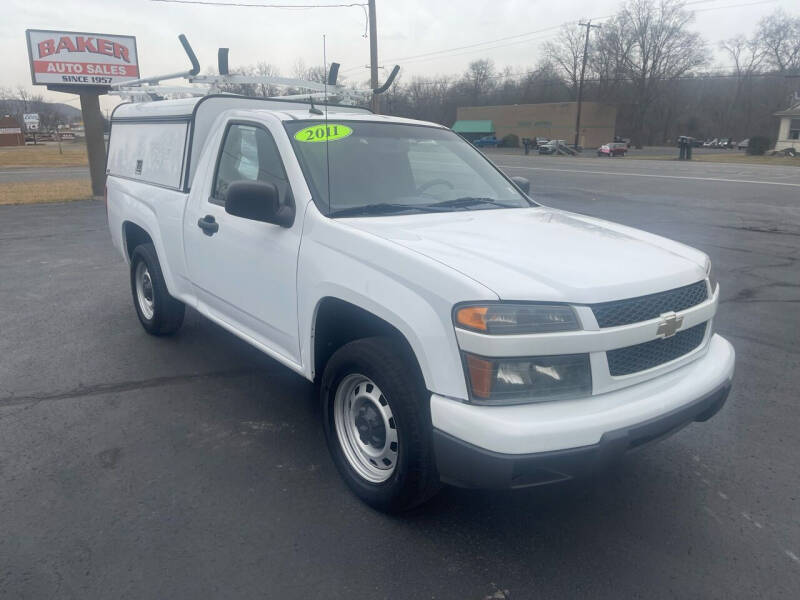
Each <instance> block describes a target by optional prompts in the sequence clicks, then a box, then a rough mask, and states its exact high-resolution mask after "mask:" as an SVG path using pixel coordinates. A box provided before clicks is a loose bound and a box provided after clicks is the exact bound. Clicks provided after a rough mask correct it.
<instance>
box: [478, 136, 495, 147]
mask: <svg viewBox="0 0 800 600" xmlns="http://www.w3.org/2000/svg"><path fill="white" fill-rule="evenodd" d="M472 145H473V146H475V147H477V148H486V147H488V148H497V145H498V140H497V138H496V137H494V136H493V135H487V136H484V137H482V138H478V139H477V140H473V142H472Z"/></svg>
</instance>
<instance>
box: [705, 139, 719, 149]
mask: <svg viewBox="0 0 800 600" xmlns="http://www.w3.org/2000/svg"><path fill="white" fill-rule="evenodd" d="M717 142H718V140H717V138H713V139H710V140H706V141H705V142H703V148H716V146H717Z"/></svg>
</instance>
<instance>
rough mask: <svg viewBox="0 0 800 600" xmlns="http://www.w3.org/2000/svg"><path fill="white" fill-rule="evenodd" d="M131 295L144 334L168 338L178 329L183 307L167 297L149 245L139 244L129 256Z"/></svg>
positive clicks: (181, 322) (152, 250) (164, 285)
mask: <svg viewBox="0 0 800 600" xmlns="http://www.w3.org/2000/svg"><path fill="white" fill-rule="evenodd" d="M131 293H132V295H133V305H134V306H135V307H136V314H137V316H138V317H139V322H140V323H141V324H142V327H144V329H145V331H147V333H150V334H152V335H169V334H171V333H175V332H176V331H178V329H180V327H181V325H182V324H183V315H184V311H185V307H184V304H183V302H181V301H180V300H176V299H175V298H173V297H172V296H170V295H169V292H168V291H167V284H166V283H165V282H164V275H163V274H162V272H161V265H160V264H159V262H158V255H157V254H156V249H155V247H154V246H153V244H149V243H148V244H141V245H139V246H137V247H136V248H135V249H134V251H133V254H132V255H131Z"/></svg>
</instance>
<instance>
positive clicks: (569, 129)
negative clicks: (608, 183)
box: [453, 102, 617, 148]
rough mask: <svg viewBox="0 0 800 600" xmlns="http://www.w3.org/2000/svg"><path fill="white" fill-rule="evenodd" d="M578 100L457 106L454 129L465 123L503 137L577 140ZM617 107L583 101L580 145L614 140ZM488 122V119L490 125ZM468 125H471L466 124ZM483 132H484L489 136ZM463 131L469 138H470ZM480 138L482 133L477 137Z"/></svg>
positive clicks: (593, 144)
mask: <svg viewBox="0 0 800 600" xmlns="http://www.w3.org/2000/svg"><path fill="white" fill-rule="evenodd" d="M577 110H578V105H577V103H575V102H550V103H545V104H506V105H501V106H462V107H459V108H458V112H457V119H458V120H457V121H456V123H455V124H454V125H453V128H454V129H455V131H459V132H461V131H460V130H463V129H464V122H466V123H469V122H472V123H477V124H480V126H481V129H482V130H483V131H486V130H489V132H492V133H494V134H495V136H497V139H502V138H503V137H505V136H506V135H508V134H509V133H513V134H514V135H516V136H518V137H519V138H520V139H522V138H534V137H546V138H548V139H551V140H566V141H567V143H570V144H571V143H573V142H574V141H575V116H576V113H577ZM616 121H617V109H616V107H614V106H612V105H610V104H602V103H599V102H584V103H583V104H582V108H581V131H580V137H579V142H578V143H579V144H580V145H581V146H583V147H584V148H596V147H598V146H602V145H603V144H605V143H608V142H611V141H613V140H614V129H615V126H616ZM487 122H489V123H488V124H487ZM467 128H468V126H467ZM489 132H487V133H481V135H488V134H489ZM467 133H472V132H466V131H465V132H463V133H462V135H464V136H465V137H467V138H468V139H469V138H470V137H471V136H470V135H467ZM477 137H480V136H477Z"/></svg>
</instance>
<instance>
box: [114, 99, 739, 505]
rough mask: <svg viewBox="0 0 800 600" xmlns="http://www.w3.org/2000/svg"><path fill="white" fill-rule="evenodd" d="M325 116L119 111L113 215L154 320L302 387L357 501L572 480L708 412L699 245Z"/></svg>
mask: <svg viewBox="0 0 800 600" xmlns="http://www.w3.org/2000/svg"><path fill="white" fill-rule="evenodd" d="M330 108H331V110H330V112H328V114H327V115H326V116H323V115H320V114H319V112H320V111H318V110H314V109H313V108H312V109H311V110H309V105H304V104H302V103H300V102H294V101H291V100H283V101H280V100H270V99H263V98H262V99H258V98H243V97H237V96H206V97H204V98H199V99H198V98H191V99H182V100H164V101H155V102H149V103H139V104H136V103H133V104H131V103H128V104H120V105H119V106H117V108H116V109H115V110H114V113H113V114H112V118H111V138H110V141H109V149H108V176H107V180H106V199H107V200H106V207H107V214H108V224H109V229H110V232H111V239H112V241H113V244H114V246H115V247H116V249H117V250H118V252H119V254H120V256H121V258H122V259H123V260H124V261H125V262H126V263H127V265H128V269H129V275H130V287H131V294H132V299H133V304H134V307H135V311H136V314H137V316H138V319H139V321H140V323H141V325H142V327H143V328H144V330H145V331H146V332H148V333H150V334H152V335H155V336H164V335H169V334H172V333H175V332H176V331H177V330H178V329H179V328H180V327H181V324H182V322H183V318H184V310H185V306H187V305H188V306H190V307H192V308H194V309H195V310H196V311H198V312H199V313H200V314H201V315H204V316H206V317H207V318H209V319H210V320H212V321H213V322H215V323H217V324H218V325H220V326H221V327H223V328H225V329H227V330H228V331H230V332H231V333H232V334H234V335H236V336H238V337H240V338H241V339H242V340H243V341H244V342H245V343H248V344H251V345H252V346H254V347H255V348H257V349H259V350H260V351H262V352H264V353H266V354H267V355H269V356H271V357H272V358H274V359H275V360H276V361H277V362H279V363H281V364H282V365H285V366H286V367H287V368H289V369H291V370H292V371H295V372H296V373H298V374H299V375H300V376H302V377H304V378H306V379H308V380H309V381H314V382H316V383H317V384H318V387H317V389H318V390H319V397H320V403H321V411H320V412H321V416H322V420H323V427H324V432H325V438H326V440H327V445H328V448H329V450H330V453H331V456H332V459H333V463H334V464H335V466H336V468H337V469H338V471H339V473H340V474H341V475H342V477H343V478H344V480H345V481H346V482H347V484H348V485H349V486H350V488H351V489H352V490H353V491H354V492H355V494H357V495H358V496H359V497H360V498H361V499H363V500H364V501H365V502H367V503H369V504H370V505H372V506H374V507H377V508H379V509H382V510H387V511H399V510H405V509H409V508H411V507H413V506H416V505H418V504H420V503H422V502H424V501H425V500H426V499H428V498H429V497H430V496H431V495H432V494H434V493H435V492H436V490H437V489H438V488H439V486H440V485H441V484H442V483H447V484H453V485H459V486H465V487H488V488H493V489H498V488H518V487H525V486H532V485H542V484H545V483H550V482H556V481H563V480H564V479H568V478H570V477H577V476H580V475H581V474H582V473H586V472H590V471H592V470H594V469H595V468H596V467H597V465H598V464H600V463H601V462H606V461H607V460H609V459H611V458H613V457H615V456H619V455H621V454H623V453H624V452H626V451H627V450H628V449H632V448H637V447H639V446H641V445H642V444H645V443H647V442H650V441H653V440H656V439H660V438H662V437H665V436H666V435H668V434H671V433H674V432H676V431H678V430H680V429H681V427H682V426H683V425H686V424H688V423H691V422H693V421H706V420H707V419H709V418H710V417H711V416H713V415H714V414H715V413H716V412H717V411H718V410H719V409H720V408H721V407H722V405H723V404H724V402H725V400H726V398H727V396H728V391H729V389H730V386H731V378H732V376H733V371H734V350H733V348H732V346H731V345H730V343H728V342H727V341H726V340H725V339H724V338H722V337H721V336H719V335H717V334H715V332H714V323H715V319H714V316H715V313H716V310H717V306H718V303H719V287H718V286H717V284H716V281H715V279H714V275H713V273H712V270H711V263H710V261H709V258H708V256H706V255H705V254H704V253H703V252H701V251H699V250H696V249H693V248H690V247H688V246H685V245H683V244H681V243H678V242H674V241H671V240H668V239H665V238H662V237H659V236H657V235H653V234H651V233H647V232H643V231H638V230H636V229H633V228H631V227H626V226H622V225H617V224H614V223H610V222H607V221H602V220H600V219H596V218H592V217H589V216H586V215H580V214H571V213H568V212H566V211H564V210H560V209H559V210H555V209H551V208H548V207H546V206H543V205H541V204H539V203H537V202H535V201H533V200H532V199H531V198H530V197H529V196H528V192H529V187H530V184H529V182H528V181H527V180H525V179H522V178H509V177H508V176H507V175H505V174H504V173H503V172H502V171H500V170H499V169H497V168H496V167H495V166H494V165H493V164H492V163H490V162H489V161H487V160H486V159H485V157H484V156H482V155H481V153H480V152H478V151H476V149H475V148H474V147H472V146H471V145H470V144H468V143H466V142H465V141H464V140H463V139H462V138H461V137H460V136H458V135H457V134H455V133H453V132H452V131H450V130H449V129H447V128H445V127H442V126H440V125H437V124H434V123H425V122H421V121H409V120H407V119H400V118H394V117H390V116H383V115H381V116H376V115H373V114H372V113H370V112H368V111H362V110H361V109H357V108H355V107H345V106H337V107H330ZM319 142H325V143H319ZM254 166H255V167H256V168H254ZM467 213H468V214H467ZM125 316H126V315H120V318H124V317H125ZM134 343H135V342H134ZM209 343H211V341H210V340H209ZM126 350H129V349H128V348H120V352H125V351H126ZM135 354H136V353H132V354H131V356H135ZM220 400H221V401H223V400H224V399H220ZM295 400H298V399H295ZM267 410H269V409H268V408H267ZM296 441H297V440H295V442H296ZM645 466H646V465H645V464H644V463H641V464H638V465H637V468H644V467H645ZM308 481H309V483H311V482H313V481H314V475H313V474H311V475H310V476H309V478H308ZM308 491H309V490H306V492H308Z"/></svg>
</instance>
